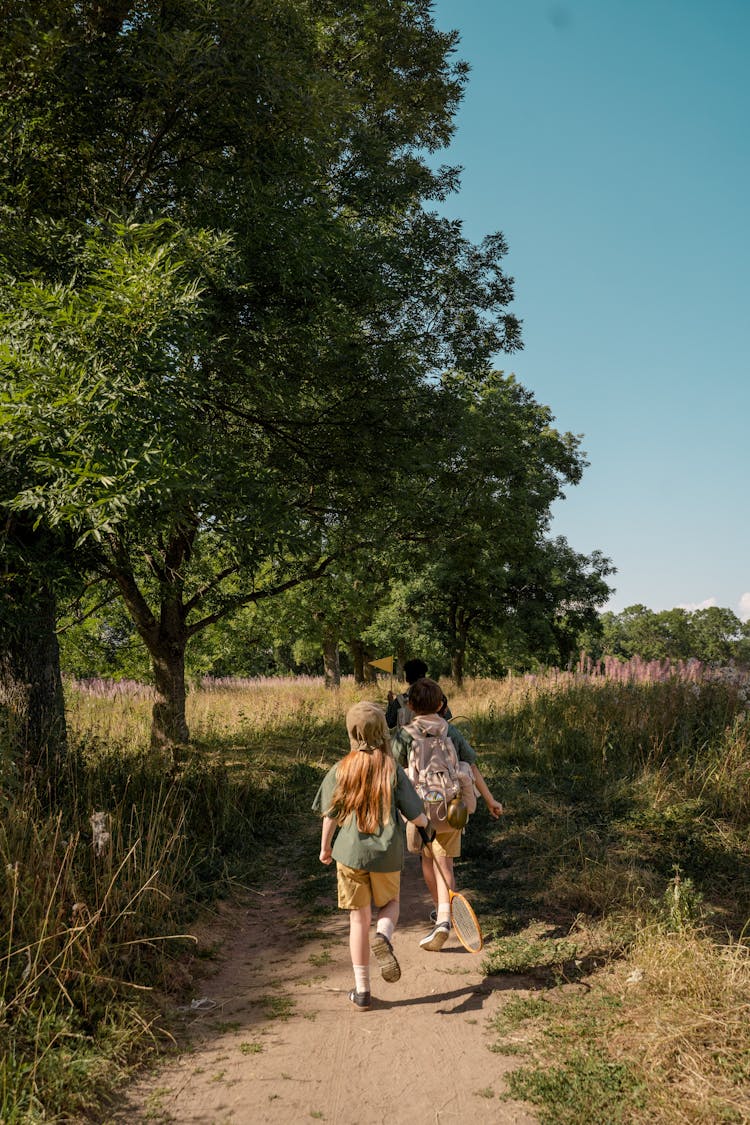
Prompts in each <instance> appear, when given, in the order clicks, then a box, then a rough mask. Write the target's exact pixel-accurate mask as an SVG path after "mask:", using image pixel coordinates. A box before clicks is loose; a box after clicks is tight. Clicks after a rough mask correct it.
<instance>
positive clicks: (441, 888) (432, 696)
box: [392, 678, 503, 952]
mask: <svg viewBox="0 0 750 1125" xmlns="http://www.w3.org/2000/svg"><path fill="white" fill-rule="evenodd" d="M443 698H444V697H443V692H442V689H441V688H440V685H439V684H437V683H436V682H435V681H434V680H429V679H426V678H424V679H421V680H417V682H416V683H415V684H413V685H412V687H411V688H410V690H409V706H410V707H411V709H412V711H413V712H414V714H415V715H416V716H417V719H426V720H428V723H427V728H428V730H429V732H430V733H431V734H434V735H443V736H447V737H449V738H450V739H451V741H452V742H453V745H454V747H455V749H456V752H457V754H458V759H459V761H460V762H468V764H469V765H470V766H471V771H472V775H473V779H474V785H475V786H476V788H477V790H478V791H479V794H480V796H482V797H483V798H484V802H485V804H486V805H487V809H488V810H489V814H490V816H491V817H493V818H494V819H497V817H499V816H500V814H501V813H502V811H503V806H502V805H501V804H500V802H499V801H496V800H495V798H494V797H493V796H492V794H491V793H490V790H489V788H488V786H487V782H486V781H485V780H484V778H483V777H482V774H481V773H480V771H479V768H478V766H477V764H476V759H477V755H476V751H475V750H474V747H473V746H470V745H469V743H468V742H467V741H466V739H465V738H464V736H463V735H462V734H461V732H460V730H458V728H457V727H454V726H452V725H451V724H450V723H446V722H445V720H444V719H442V718H441V717H440V715H439V714H438V711H439V709H440V705H441V701H442V699H443ZM423 725H424V724H423ZM412 739H413V734H412V733H411V731H410V728H409V726H405V727H401V728H400V729H399V730H398V731H397V733H396V735H395V737H394V739H393V743H392V747H393V754H394V757H395V758H396V759H397V761H399V762H400V763H401V764H402V765H403V766H406V765H408V761H409V748H410V746H411V743H412ZM461 832H462V829H461V828H452V827H451V826H450V824H448V823H447V822H446V823H445V825H444V827H440V828H438V829H437V835H436V836H435V839H434V840H433V841H432V848H431V849H430V850H422V853H421V854H422V874H423V876H424V881H425V883H426V884H427V888H428V890H429V892H430V894H431V895H432V901H433V903H434V904H435V909H434V910H433V912H432V914H431V915H430V919H431V921H433V922H434V926H433V928H432V929H431V930H430V932H429V933H428V934H426V935H425V936H424V937H423V938H422V940H421V941H420V943H419V944H420V945H421V947H422V949H427V950H430V951H431V952H437V951H438V950H440V949H442V948H443V946H444V945H445V943H446V941H447V940H448V935H449V933H450V917H451V909H450V895H449V894H448V888H450V890H452V891H455V889H456V880H455V876H454V873H453V860H454V859H455V858H457V857H458V856H460V855H461ZM433 857H434V861H433ZM435 864H437V865H438V867H439V873H438V874H437V875H436V873H435V866H434V865H435ZM439 875H442V878H440V877H439Z"/></svg>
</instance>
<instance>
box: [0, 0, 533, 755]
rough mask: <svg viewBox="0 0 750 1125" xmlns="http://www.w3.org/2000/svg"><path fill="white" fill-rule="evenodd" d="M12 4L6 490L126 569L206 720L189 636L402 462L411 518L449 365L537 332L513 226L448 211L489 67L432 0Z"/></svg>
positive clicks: (316, 553)
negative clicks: (460, 122)
mask: <svg viewBox="0 0 750 1125" xmlns="http://www.w3.org/2000/svg"><path fill="white" fill-rule="evenodd" d="M0 30H2V32H3V34H2V37H0V63H1V64H2V76H1V78H0V82H1V84H2V94H3V97H2V99H0V122H1V123H2V126H3V131H4V134H5V135H6V136H7V137H8V138H9V140H8V144H7V146H6V149H5V151H4V154H3V160H2V165H0V217H1V218H2V224H3V243H2V251H1V252H0V255H1V256H0V266H1V267H2V270H3V274H4V281H5V285H4V287H3V297H2V307H1V308H0V313H1V314H2V320H3V344H2V353H1V354H2V365H3V372H4V387H5V393H4V407H3V416H2V436H1V438H0V443H1V444H0V456H1V457H2V458H3V462H4V464H5V465H6V467H7V468H8V469H9V471H10V472H11V473H12V474H13V477H14V479H15V480H16V481H17V487H16V488H15V489H14V490H12V494H11V495H9V496H8V497H6V502H7V505H8V509H9V510H10V511H12V512H14V513H16V518H26V519H29V520H31V521H32V525H33V528H34V529H35V532H39V533H42V532H43V531H44V529H49V530H50V531H52V532H55V530H56V529H59V531H60V533H61V534H65V535H70V536H72V539H73V542H74V545H75V547H76V549H78V550H81V549H84V548H85V550H86V551H87V553H88V557H87V566H88V567H89V568H90V573H92V574H94V575H96V576H97V577H99V578H100V579H101V581H102V582H106V583H110V584H113V585H114V586H115V587H116V589H117V590H118V591H119V593H120V595H121V597H122V598H123V600H124V603H125V605H126V606H127V608H128V611H129V612H130V614H131V615H132V618H133V620H134V623H135V626H136V629H137V630H138V633H139V634H140V636H141V638H142V639H143V641H144V643H145V644H146V646H147V648H148V650H149V653H150V654H151V658H152V660H153V665H154V675H155V682H156V687H157V693H158V697H159V698H158V700H157V704H156V707H155V715H154V718H155V739H156V741H158V742H169V741H172V740H175V739H177V740H179V739H183V738H185V737H186V736H187V728H186V726H185V721H184V682H183V675H184V654H185V647H186V644H187V642H188V639H189V638H190V636H191V635H193V634H195V633H196V632H197V631H198V630H200V629H202V628H203V627H205V626H206V625H207V624H210V623H212V622H215V621H216V620H218V619H220V618H221V617H222V616H223V615H225V614H228V613H230V612H232V611H234V610H236V609H237V608H238V607H240V606H241V605H243V604H247V603H249V602H253V601H258V600H262V599H264V598H266V597H268V596H272V595H275V594H277V593H279V592H281V591H283V590H284V589H287V588H289V587H290V586H292V585H294V584H295V583H297V582H299V581H301V580H304V579H309V578H313V577H315V576H319V575H321V574H322V573H324V572H325V570H326V568H327V567H328V566H329V565H331V562H332V560H333V559H334V558H338V557H340V556H341V555H342V554H346V553H349V552H351V551H352V550H354V549H355V548H356V547H361V546H363V545H366V544H367V543H369V542H372V541H373V539H374V537H376V536H381V535H382V533H383V527H382V514H378V515H377V517H376V516H375V512H376V507H377V502H378V499H379V497H380V496H381V495H382V489H383V486H384V485H387V486H388V489H389V500H390V503H391V507H392V512H393V524H394V525H395V524H398V522H399V518H398V516H397V515H396V513H397V512H398V511H400V510H402V504H403V502H404V500H405V499H406V498H407V496H408V486H409V482H410V480H411V479H412V476H413V471H414V465H415V462H418V461H419V458H420V457H421V456H422V453H421V450H422V449H423V448H424V445H425V442H424V437H425V434H429V433H430V432H432V430H434V427H435V424H436V422H438V423H439V419H438V418H437V416H436V410H435V384H434V380H435V379H436V377H437V376H438V374H439V373H440V372H441V371H443V370H446V369H456V370H459V371H463V372H466V373H467V374H468V375H469V376H470V377H472V378H474V379H477V380H480V381H481V379H482V378H483V377H484V374H485V373H486V372H487V370H488V367H489V362H490V357H491V356H492V354H493V353H495V352H497V351H498V350H500V349H506V350H512V349H513V348H515V347H517V346H519V344H520V338H519V326H518V322H517V321H516V319H515V317H514V316H512V315H511V314H510V313H509V312H508V310H507V306H508V304H509V302H510V300H511V298H512V285H511V282H510V280H509V279H508V278H507V277H506V276H505V274H504V273H503V271H502V268H501V264H500V262H501V259H502V256H503V254H504V252H505V244H504V242H503V239H502V237H501V236H500V235H492V236H490V237H488V238H487V239H486V240H485V241H484V243H482V245H480V246H475V245H472V244H471V243H470V242H469V241H468V240H467V239H466V238H465V236H464V235H463V233H462V229H461V225H460V223H457V222H451V221H448V220H446V219H445V218H442V217H440V216H438V214H437V213H436V212H435V211H434V210H432V209H431V205H432V204H433V201H437V200H439V199H442V198H443V197H444V196H445V195H446V194H447V193H448V192H449V191H451V190H452V189H453V188H454V187H455V184H456V172H455V170H454V169H451V168H446V167H438V168H436V167H435V166H434V163H433V162H432V161H431V160H428V156H429V154H430V153H431V152H433V151H434V150H436V149H437V148H439V147H440V146H441V145H444V144H445V143H446V141H447V140H448V139H449V137H450V134H451V131H452V128H453V115H454V113H455V109H456V106H457V104H458V100H459V98H460V95H461V92H462V89H463V85H464V82H465V79H466V68H465V66H464V65H463V64H461V63H460V62H457V61H455V59H454V58H453V51H454V47H455V35H453V34H447V33H443V32H440V31H438V30H437V29H436V27H435V26H434V23H433V21H432V17H431V12H430V4H429V3H427V2H423V3H420V2H417V3H415V2H414V0H394V3H392V4H388V5H383V4H380V3H376V2H372V3H368V2H364V0H363V2H359V3H356V4H352V5H347V6H345V7H344V8H343V9H342V7H341V5H339V4H331V3H325V2H317V0H285V2H281V3H278V4H274V5H272V6H270V7H269V5H267V4H265V3H261V2H256V0H215V2H213V3H210V4H207V3H205V2H204V0H170V3H168V4H163V3H159V4H156V3H153V2H141V3H126V2H112V3H106V2H99V3H91V4H81V3H73V2H72V0H70V2H64V0H57V2H54V3H52V4H48V5H44V6H43V8H41V9H38V10H35V11H34V12H32V13H30V12H29V10H28V6H27V5H26V4H24V3H21V2H19V0H16V2H12V0H11V2H10V3H8V4H7V5H5V6H4V9H3V14H2V28H0ZM386 524H387V521H386ZM45 533H46V532H45ZM75 565H76V564H74V566H75Z"/></svg>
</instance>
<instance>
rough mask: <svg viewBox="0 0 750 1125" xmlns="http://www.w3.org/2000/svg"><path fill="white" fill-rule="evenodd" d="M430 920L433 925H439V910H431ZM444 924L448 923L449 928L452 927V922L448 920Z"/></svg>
mask: <svg viewBox="0 0 750 1125" xmlns="http://www.w3.org/2000/svg"><path fill="white" fill-rule="evenodd" d="M430 921H431V922H432V924H433V926H437V910H431V911H430ZM444 924H445V925H447V927H448V929H450V928H451V924H450V922H446V923H444Z"/></svg>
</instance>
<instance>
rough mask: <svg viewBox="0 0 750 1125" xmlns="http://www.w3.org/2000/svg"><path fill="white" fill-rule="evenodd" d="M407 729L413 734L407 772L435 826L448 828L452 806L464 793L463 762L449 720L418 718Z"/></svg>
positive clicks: (431, 716) (430, 717)
mask: <svg viewBox="0 0 750 1125" xmlns="http://www.w3.org/2000/svg"><path fill="white" fill-rule="evenodd" d="M404 729H405V730H406V731H408V733H409V734H410V735H411V740H412V741H411V745H410V746H409V759H408V763H407V768H406V773H407V776H408V778H409V780H410V781H411V783H412V785H413V786H414V788H415V789H416V791H417V793H418V794H419V796H420V797H421V798H422V800H423V801H424V808H425V812H426V814H427V816H429V818H430V821H431V823H432V825H433V827H434V828H435V829H436V830H438V829H440V828H445V827H446V824H447V819H448V805H449V803H450V802H451V801H452V800H454V798H456V797H458V796H459V794H460V793H461V782H460V780H459V760H458V754H457V752H456V747H455V746H454V745H453V739H452V738H451V737H450V735H449V734H448V724H447V722H446V721H445V719H441V718H439V717H436V716H434V715H430V716H424V715H418V716H416V718H414V719H412V721H411V722H410V723H408V724H407V725H406V726H405V727H404Z"/></svg>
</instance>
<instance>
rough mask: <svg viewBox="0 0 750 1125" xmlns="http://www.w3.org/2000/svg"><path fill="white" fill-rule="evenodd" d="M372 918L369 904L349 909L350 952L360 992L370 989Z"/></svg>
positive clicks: (355, 984)
mask: <svg viewBox="0 0 750 1125" xmlns="http://www.w3.org/2000/svg"><path fill="white" fill-rule="evenodd" d="M371 919H372V914H371V910H370V907H369V906H361V907H359V908H358V909H357V910H350V911H349V952H350V953H351V957H352V969H353V970H354V988H355V991H356V992H358V993H360V994H362V993H365V992H366V993H369V991H370V941H369V937H370V921H371ZM350 999H351V995H350ZM368 1003H369V999H368Z"/></svg>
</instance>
